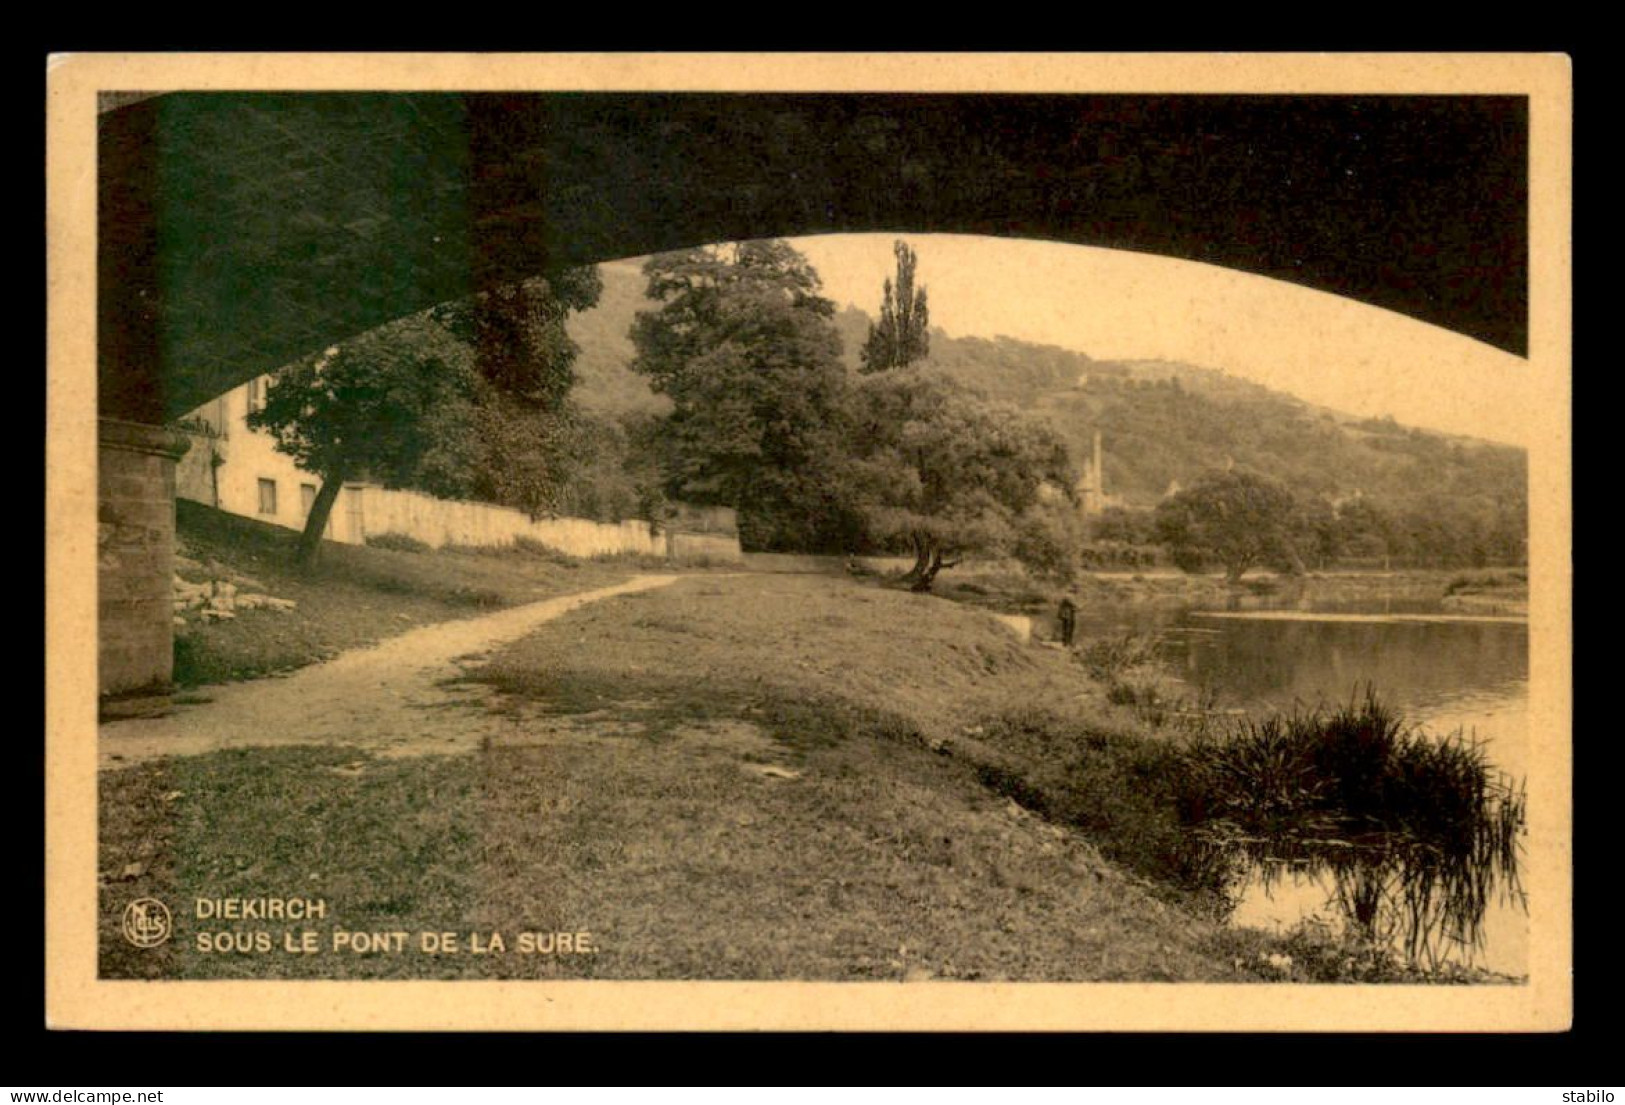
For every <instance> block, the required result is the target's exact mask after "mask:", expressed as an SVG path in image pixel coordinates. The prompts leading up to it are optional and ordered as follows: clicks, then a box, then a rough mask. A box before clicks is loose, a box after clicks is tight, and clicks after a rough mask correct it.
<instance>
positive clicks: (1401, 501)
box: [569, 264, 1527, 532]
mask: <svg viewBox="0 0 1625 1105" xmlns="http://www.w3.org/2000/svg"><path fill="white" fill-rule="evenodd" d="M601 271H602V274H603V280H604V290H603V295H602V297H601V298H600V300H599V304H598V306H597V307H595V308H593V309H592V310H590V311H587V312H585V313H584V314H581V315H579V316H576V317H574V318H572V319H571V321H570V326H569V328H570V332H571V335H572V336H573V337H574V338H575V340H576V341H577V342H578V343H579V344H580V346H581V355H580V357H579V359H578V360H577V362H576V371H577V374H578V376H579V377H580V382H579V384H578V386H577V391H576V395H577V397H578V399H579V400H580V401H581V402H582V404H583V405H584V406H586V407H587V408H588V409H590V410H593V411H595V412H598V413H600V414H604V415H617V414H621V413H627V412H634V411H637V412H651V413H659V412H663V411H665V410H667V409H669V403H668V401H667V400H666V399H665V398H664V397H663V396H658V395H655V394H653V393H652V392H650V390H649V388H648V385H647V383H646V381H645V380H644V379H643V378H642V377H640V376H637V375H635V374H634V373H632V372H631V371H630V370H629V369H628V368H627V364H628V362H629V361H630V360H631V358H632V355H633V349H632V343H631V340H630V339H629V338H628V336H627V332H628V329H629V328H630V326H631V324H632V317H633V315H634V314H635V313H636V312H638V311H640V310H647V309H649V308H650V303H649V301H648V300H646V299H645V298H644V296H643V287H644V279H643V277H642V275H641V273H640V272H639V271H638V270H637V268H636V267H635V266H633V265H630V264H615V265H606V266H603V267H602V270H601ZM878 293H879V289H878V288H877V289H876V297H877V300H878ZM869 323H870V316H869V315H868V314H867V313H865V312H864V311H862V310H860V309H858V308H856V307H850V306H849V307H847V308H846V309H845V310H844V311H841V312H838V313H837V315H836V318H835V324H836V326H837V328H838V329H839V330H840V332H841V336H842V339H843V345H844V350H845V354H844V355H845V357H846V360H847V363H848V365H849V367H851V368H852V370H853V371H854V372H855V371H856V369H857V357H858V350H859V348H860V347H861V345H862V343H863V339H864V337H865V335H866V334H867V332H868V327H869ZM930 360H931V363H932V364H933V365H934V366H936V367H937V368H939V369H940V370H942V371H943V372H945V373H946V374H948V375H949V376H952V377H953V378H955V379H956V380H959V381H960V382H962V383H965V384H968V385H970V386H972V387H974V388H976V389H978V390H980V391H981V392H983V393H984V394H985V395H987V397H988V398H990V399H996V400H1004V401H1006V402H1009V403H1012V404H1014V405H1016V406H1018V407H1021V408H1023V409H1025V410H1028V411H1031V412H1033V413H1036V414H1038V415H1041V416H1042V417H1044V418H1045V419H1046V420H1047V421H1049V422H1050V423H1051V424H1052V425H1053V426H1054V427H1055V429H1056V430H1057V432H1058V433H1059V434H1060V435H1061V436H1062V438H1063V439H1064V440H1065V441H1066V442H1067V444H1068V446H1069V448H1070V450H1071V452H1072V457H1073V460H1074V463H1076V464H1078V465H1079V466H1080V467H1081V465H1082V462H1083V461H1084V459H1085V458H1087V457H1088V456H1089V450H1090V443H1091V441H1092V438H1093V435H1094V433H1095V431H1097V430H1098V431H1100V433H1101V434H1102V436H1103V440H1104V454H1105V461H1104V468H1105V485H1106V491H1107V493H1108V495H1111V496H1115V497H1118V498H1120V499H1121V501H1122V502H1123V504H1124V505H1126V506H1129V507H1141V508H1149V507H1151V506H1154V505H1155V504H1156V502H1157V501H1158V500H1159V499H1161V498H1162V497H1163V496H1164V495H1165V494H1166V493H1167V491H1168V489H1169V487H1170V485H1171V484H1174V483H1178V484H1179V485H1182V486H1189V485H1190V483H1191V482H1192V481H1194V480H1195V479H1196V478H1197V477H1198V476H1199V475H1200V474H1201V473H1202V472H1203V471H1206V470H1209V469H1212V468H1216V467H1223V466H1224V465H1226V464H1227V463H1234V464H1235V465H1236V466H1238V467H1243V468H1250V469H1253V470H1255V471H1258V472H1261V473H1263V474H1265V475H1268V476H1272V477H1274V478H1276V479H1279V480H1281V481H1282V482H1284V483H1286V484H1287V485H1289V486H1290V487H1292V488H1293V489H1295V490H1297V491H1299V492H1301V493H1304V494H1307V495H1311V496H1315V497H1318V498H1324V499H1326V500H1329V501H1340V500H1346V499H1348V498H1351V497H1355V496H1360V497H1364V498H1366V499H1367V500H1368V501H1371V502H1374V503H1377V504H1381V505H1382V506H1383V507H1384V508H1385V509H1388V510H1391V511H1395V512H1402V513H1411V512H1415V513H1418V514H1425V513H1427V512H1428V511H1430V510H1433V509H1435V508H1437V509H1446V508H1448V510H1449V512H1451V513H1463V512H1465V513H1468V514H1471V515H1473V516H1474V517H1476V518H1477V519H1480V520H1481V524H1483V525H1485V526H1487V527H1494V528H1505V529H1511V530H1514V531H1516V532H1522V531H1523V529H1524V527H1525V525H1526V523H1525V521H1524V519H1525V518H1526V516H1527V483H1526V478H1527V477H1526V465H1527V460H1526V456H1525V453H1524V451H1523V450H1522V449H1518V448H1514V447H1511V446H1505V445H1499V444H1494V443H1491V442H1485V441H1478V440H1474V439H1471V438H1464V437H1454V436H1447V435H1444V434H1439V433H1433V432H1429V431H1423V430H1418V429H1413V428H1408V427H1405V426H1402V425H1399V424H1398V423H1396V422H1394V421H1393V420H1392V419H1391V418H1385V419H1369V418H1360V417H1357V416H1354V415H1349V414H1345V413H1341V412H1337V411H1333V410H1328V409H1326V408H1322V407H1316V406H1312V405H1310V404H1308V403H1305V402H1303V401H1302V400H1299V399H1297V398H1295V397H1293V396H1291V395H1288V394H1285V393H1283V392H1279V391H1274V390H1272V389H1269V388H1266V387H1263V386H1261V385H1258V384H1254V383H1251V382H1249V381H1246V380H1242V379H1239V378H1237V377H1235V376H1231V375H1228V374H1226V373H1223V372H1220V371H1217V370H1214V369H1209V368H1201V367H1198V366H1194V365H1188V364H1182V363H1178V362H1170V361H1154V360H1144V361H1101V360H1095V359H1094V358H1091V357H1089V356H1088V355H1086V354H1084V353H1079V352H1075V351H1073V350H1068V349H1062V348H1059V347H1057V346H1052V345H1040V344H1036V343H1032V342H1026V341H1019V340H1016V339H1013V338H1008V337H995V338H979V337H967V338H950V337H949V336H948V335H947V334H945V333H944V332H943V331H942V330H940V329H937V330H934V331H933V333H932V337H931V357H930ZM1419 371H1425V368H1419Z"/></svg>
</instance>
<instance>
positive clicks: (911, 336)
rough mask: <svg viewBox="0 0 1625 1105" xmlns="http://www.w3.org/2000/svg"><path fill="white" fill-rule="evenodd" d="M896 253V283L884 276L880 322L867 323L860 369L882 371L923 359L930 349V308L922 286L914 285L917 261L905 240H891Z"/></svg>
mask: <svg viewBox="0 0 1625 1105" xmlns="http://www.w3.org/2000/svg"><path fill="white" fill-rule="evenodd" d="M892 249H893V251H894V252H896V254H897V283H896V284H895V285H894V284H893V283H892V281H891V278H890V277H887V278H886V282H885V287H884V291H883V292H882V295H881V301H880V321H879V322H876V323H870V324H869V337H868V340H867V341H865V342H864V343H863V350H862V352H861V353H860V357H861V359H862V363H863V371H864V372H885V371H886V370H888V369H893V368H902V367H903V366H904V365H908V364H913V363H914V362H915V361H918V360H923V359H924V358H925V356H926V354H928V353H929V352H930V351H931V335H930V322H931V315H930V311H929V310H928V309H927V307H926V300H925V288H924V287H920V288H916V287H915V286H914V269H915V266H916V264H917V263H918V261H919V258H918V257H916V256H915V253H914V251H913V250H912V249H910V248H909V246H908V243H907V242H904V241H901V240H899V241H897V242H894V243H893V245H892Z"/></svg>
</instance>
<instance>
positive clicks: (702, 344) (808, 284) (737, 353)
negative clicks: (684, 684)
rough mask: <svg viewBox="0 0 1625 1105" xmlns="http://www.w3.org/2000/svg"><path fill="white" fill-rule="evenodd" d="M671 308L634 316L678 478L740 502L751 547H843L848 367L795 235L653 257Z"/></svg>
mask: <svg viewBox="0 0 1625 1105" xmlns="http://www.w3.org/2000/svg"><path fill="white" fill-rule="evenodd" d="M644 273H645V275H646V276H647V277H648V280H649V285H648V295H649V297H650V298H651V299H656V300H659V301H660V302H661V307H660V309H659V310H657V311H646V312H642V313H640V314H639V315H638V316H637V318H636V319H635V320H634V322H633V327H632V339H633V343H634V345H635V346H636V348H637V356H636V358H635V359H634V360H633V362H632V367H633V369H634V370H635V371H638V372H640V373H643V374H644V375H646V376H648V377H649V379H650V386H651V387H652V388H653V389H654V390H655V391H658V392H662V393H664V394H666V395H669V396H670V397H671V399H672V403H673V410H672V413H671V414H670V415H669V416H668V418H667V419H666V421H665V423H664V425H663V427H662V429H663V434H662V437H663V443H662V444H663V451H664V454H665V456H664V462H665V466H666V470H667V477H668V479H667V483H668V490H669V491H670V492H671V494H673V495H674V496H676V497H679V498H683V499H686V500H689V501H692V502H698V503H720V504H723V505H727V506H731V507H733V508H735V509H736V510H738V512H739V521H740V539H741V542H742V543H743V544H745V545H746V546H747V547H750V548H774V549H799V550H811V549H822V548H830V547H834V548H840V547H841V545H842V543H843V542H844V541H845V540H847V538H848V536H849V535H850V534H851V533H852V532H853V531H854V529H855V525H854V523H853V521H852V518H853V516H852V514H851V512H850V510H848V509H847V508H846V506H845V500H844V495H843V493H842V491H841V488H842V486H843V479H842V474H843V443H844V440H845V426H846V422H847V419H848V412H847V393H848V388H847V382H846V371H845V369H844V368H843V367H842V365H841V361H840V336H839V334H838V333H837V332H836V331H835V328H834V326H833V325H832V324H831V322H830V318H831V316H832V315H833V314H834V305H833V304H832V303H831V302H830V301H829V300H827V299H825V298H823V297H822V296H820V295H819V294H818V292H819V288H820V281H819V279H818V274H817V273H816V272H815V271H814V270H813V268H812V266H811V265H810V264H808V262H807V260H806V258H804V257H802V256H801V255H800V254H799V253H797V252H796V251H795V250H794V249H793V248H791V247H790V246H789V245H788V244H787V243H785V242H781V241H761V242H741V243H737V244H733V245H722V246H707V247H703V248H699V249H690V250H682V251H679V252H676V253H667V254H661V255H658V256H656V257H653V258H650V260H649V261H648V262H647V263H646V264H645V266H644Z"/></svg>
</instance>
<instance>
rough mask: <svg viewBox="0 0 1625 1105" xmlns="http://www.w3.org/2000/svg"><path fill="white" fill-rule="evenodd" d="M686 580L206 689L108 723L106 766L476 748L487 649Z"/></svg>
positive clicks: (446, 627) (433, 629) (601, 594)
mask: <svg viewBox="0 0 1625 1105" xmlns="http://www.w3.org/2000/svg"><path fill="white" fill-rule="evenodd" d="M678 578H679V577H677V576H675V575H639V576H634V577H633V578H632V579H630V580H628V581H627V582H625V583H620V584H616V585H615V586H613V587H602V588H599V589H598V590H595V591H583V592H580V593H578V594H574V595H562V596H560V597H558V598H552V599H547V600H546V601H543V602H535V603H529V604H527V605H525V606H517V607H513V608H511V609H508V610H502V611H498V612H497V613H494V614H488V615H485V616H483V617H478V618H468V619H464V620H462V621H453V622H440V623H438V624H436V625H428V626H423V627H422V628H420V629H414V630H411V631H409V632H407V633H403V634H402V635H401V636H399V637H392V638H390V639H389V640H387V641H383V642H381V643H380V644H377V645H373V646H371V647H368V648H359V649H354V650H352V651H350V652H346V653H343V654H342V655H340V656H337V657H335V658H333V659H332V660H329V661H327V662H326V663H323V664H316V665H313V666H311V667H307V668H301V669H300V670H298V671H296V672H293V673H292V674H290V675H287V676H282V677H275V678H269V679H258V680H254V681H252V682H247V683H231V684H224V685H220V686H209V687H202V688H199V690H198V697H200V698H206V699H208V701H205V702H197V703H193V704H188V705H177V706H176V707H175V708H174V712H173V713H170V714H168V715H166V716H163V717H155V718H136V719H127V720H119V721H107V722H103V723H102V724H101V725H100V726H99V727H98V731H99V738H98V756H97V762H98V766H99V767H101V768H102V769H108V768H121V767H128V766H131V765H132V764H136V763H140V762H142V761H144V760H150V759H154V758H157V757H160V756H195V755H199V754H201V753H205V752H213V751H215V750H217V749H222V748H254V747H260V748H263V747H269V746H277V745H292V744H343V745H353V746H355V747H358V748H362V749H365V750H366V751H369V752H372V753H375V754H378V755H386V756H414V755H432V754H436V753H452V752H459V751H464V750H467V749H470V748H477V747H479V744H480V741H481V739H482V738H483V737H484V736H485V735H486V733H487V731H488V729H489V727H490V726H491V725H492V724H494V719H493V718H492V716H491V714H490V712H489V711H488V710H487V709H486V705H487V703H488V701H489V700H490V698H491V697H492V692H491V691H490V690H489V689H488V688H486V687H484V686H482V685H478V684H471V683H458V682H457V680H458V678H459V677H460V676H462V675H464V674H466V672H467V671H468V669H469V668H470V667H471V666H473V665H475V664H477V663H479V662H480V661H481V660H482V659H483V658H484V655H485V654H487V653H489V652H490V651H491V650H492V649H494V648H496V647H498V646H500V645H503V644H506V643H508V642H509V641H512V640H516V639H517V638H519V637H523V636H524V635H525V634H526V633H528V632H530V631H531V630H532V629H534V628H535V627H537V626H539V625H542V624H543V623H545V622H549V621H552V620H553V619H555V618H558V617H562V616H563V615H565V614H568V613H569V612H570V611H572V610H575V609H578V608H579V607H582V606H585V605H587V604H588V603H592V602H598V601H600V600H602V599H607V598H612V597H614V596H616V595H626V594H632V593H635V592H638V591H648V590H651V589H653V588H656V587H664V586H667V585H668V584H670V583H673V582H675V581H676V580H677V579H678Z"/></svg>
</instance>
